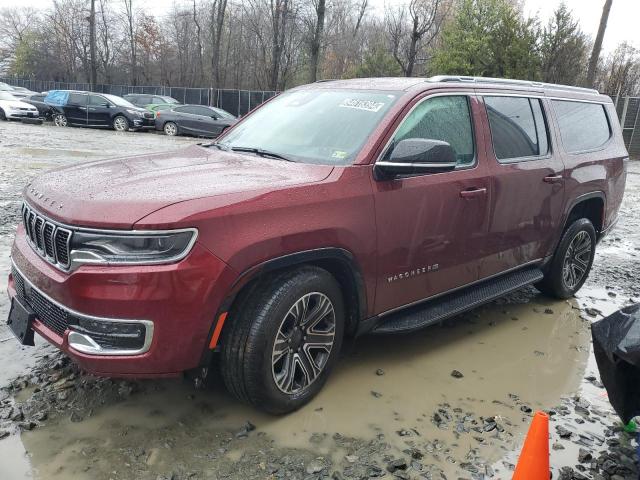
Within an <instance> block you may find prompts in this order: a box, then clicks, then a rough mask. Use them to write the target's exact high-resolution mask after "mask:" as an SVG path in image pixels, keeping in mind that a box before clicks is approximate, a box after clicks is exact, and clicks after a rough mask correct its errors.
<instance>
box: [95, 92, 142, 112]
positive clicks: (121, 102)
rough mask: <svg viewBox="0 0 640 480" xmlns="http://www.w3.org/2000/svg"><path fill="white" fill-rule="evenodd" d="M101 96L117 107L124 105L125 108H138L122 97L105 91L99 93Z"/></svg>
mask: <svg viewBox="0 0 640 480" xmlns="http://www.w3.org/2000/svg"><path fill="white" fill-rule="evenodd" d="M101 95H102V96H103V97H105V98H106V99H108V100H109V101H111V102H113V103H115V104H116V105H118V106H119V107H125V108H136V109H137V108H138V107H136V106H135V105H134V104H133V103H131V102H128V101H127V100H125V99H124V98H122V97H118V96H116V95H109V94H107V93H102V94H101Z"/></svg>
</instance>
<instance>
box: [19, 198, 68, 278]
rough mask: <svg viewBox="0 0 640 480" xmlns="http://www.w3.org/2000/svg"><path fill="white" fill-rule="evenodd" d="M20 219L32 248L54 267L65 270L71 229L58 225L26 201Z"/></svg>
mask: <svg viewBox="0 0 640 480" xmlns="http://www.w3.org/2000/svg"><path fill="white" fill-rule="evenodd" d="M22 220H23V222H24V228H25V231H26V234H27V239H28V240H29V244H30V245H31V247H32V248H33V250H34V251H35V252H36V253H37V254H38V255H40V256H41V257H42V258H44V259H46V260H47V261H48V262H50V263H52V264H54V265H55V266H56V267H58V268H60V269H62V270H67V269H68V268H69V245H70V242H71V235H72V232H71V230H68V229H66V228H63V227H60V226H58V225H57V224H56V223H55V222H53V221H52V220H49V219H48V218H47V217H45V216H44V215H41V214H39V213H37V212H36V211H35V210H33V209H32V208H31V207H30V206H29V205H27V204H26V203H25V204H23V207H22Z"/></svg>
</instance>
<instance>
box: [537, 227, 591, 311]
mask: <svg viewBox="0 0 640 480" xmlns="http://www.w3.org/2000/svg"><path fill="white" fill-rule="evenodd" d="M576 245H577V246H580V245H583V246H584V249H582V251H584V253H582V254H580V251H581V249H580V248H578V249H576V248H575V247H576ZM587 248H588V252H587ZM595 250H596V230H595V228H594V227H593V224H592V223H591V221H590V220H588V219H586V218H580V219H578V220H575V221H574V222H572V223H571V224H570V225H569V226H568V227H567V228H566V229H565V231H564V233H563V234H562V239H561V240H560V243H559V244H558V248H556V252H555V254H554V255H553V259H552V260H551V264H550V265H549V267H548V269H547V272H546V273H545V276H544V278H543V279H542V280H541V281H540V282H538V283H536V285H535V287H536V288H537V289H538V290H540V291H541V292H542V293H544V294H546V295H549V296H552V297H556V298H560V299H566V298H570V297H573V295H575V293H576V292H577V291H578V290H580V288H582V285H584V282H585V281H586V280H587V277H588V276H589V272H590V270H591V266H592V265H593V259H594V256H595ZM587 255H588V256H587ZM571 272H573V273H571Z"/></svg>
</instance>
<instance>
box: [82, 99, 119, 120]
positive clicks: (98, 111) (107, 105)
mask: <svg viewBox="0 0 640 480" xmlns="http://www.w3.org/2000/svg"><path fill="white" fill-rule="evenodd" d="M112 111H113V108H112V107H111V102H109V100H107V99H106V98H105V97H103V96H102V95H94V94H89V102H88V104H87V116H88V124H89V125H93V126H98V127H108V126H110V125H111V112H112Z"/></svg>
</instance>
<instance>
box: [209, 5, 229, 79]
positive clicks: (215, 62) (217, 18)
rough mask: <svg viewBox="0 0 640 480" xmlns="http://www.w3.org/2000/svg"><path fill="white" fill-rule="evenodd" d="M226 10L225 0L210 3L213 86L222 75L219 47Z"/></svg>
mask: <svg viewBox="0 0 640 480" xmlns="http://www.w3.org/2000/svg"><path fill="white" fill-rule="evenodd" d="M226 11H227V0H214V1H213V2H212V3H211V14H210V21H209V30H210V32H211V72H212V80H211V84H212V86H214V87H217V86H218V85H220V84H221V83H222V75H221V72H220V51H221V50H220V49H221V45H222V33H223V28H224V17H225V14H226ZM227 58H228V56H227Z"/></svg>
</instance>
